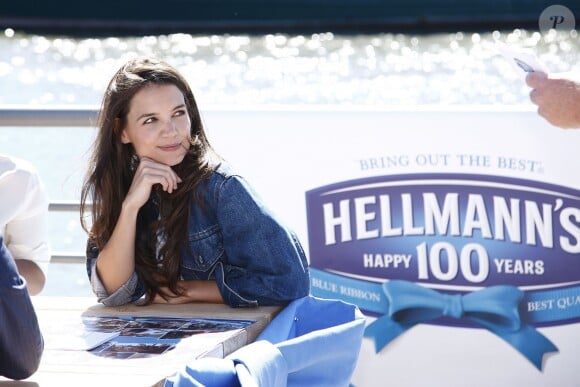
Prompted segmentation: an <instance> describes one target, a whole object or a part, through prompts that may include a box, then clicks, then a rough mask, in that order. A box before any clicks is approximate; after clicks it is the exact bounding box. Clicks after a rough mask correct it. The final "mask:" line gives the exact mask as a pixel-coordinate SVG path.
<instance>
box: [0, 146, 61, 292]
mask: <svg viewBox="0 0 580 387" xmlns="http://www.w3.org/2000/svg"><path fill="white" fill-rule="evenodd" d="M0 235H2V236H3V237H4V243H5V244H6V247H7V248H8V250H9V251H10V253H11V255H12V256H13V258H14V260H15V262H16V265H17V268H18V272H19V273H20V275H21V276H22V277H24V279H25V280H26V284H27V286H28V291H29V292H30V294H31V295H36V294H38V293H40V292H41V291H42V289H43V288H44V284H45V282H46V274H47V271H48V264H49V262H50V249H49V242H48V196H47V194H46V191H45V189H44V186H43V184H42V182H41V180H40V178H39V176H38V173H37V171H36V168H35V167H34V166H33V165H32V163H30V162H28V161H26V160H22V159H19V158H15V157H11V156H7V155H2V154H0Z"/></svg>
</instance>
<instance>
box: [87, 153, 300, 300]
mask: <svg viewBox="0 0 580 387" xmlns="http://www.w3.org/2000/svg"><path fill="white" fill-rule="evenodd" d="M200 190H204V192H203V194H202V195H201V197H205V206H204V207H203V208H202V207H200V206H199V205H198V204H197V203H195V202H194V201H192V205H191V206H192V207H191V211H190V213H191V216H190V219H189V227H188V235H189V236H188V240H187V243H188V244H189V247H190V248H189V249H187V248H185V246H184V249H183V251H182V256H181V278H182V279H183V280H195V279H197V280H215V281H216V283H217V285H218V287H219V290H220V293H221V296H222V298H223V299H224V302H225V303H226V304H228V305H230V306H233V307H247V306H263V305H283V304H286V303H288V302H290V301H292V300H294V299H297V298H300V297H304V296H306V295H308V293H309V286H310V280H309V272H308V262H307V260H306V255H305V254H304V250H303V249H302V246H301V245H300V242H299V241H298V239H297V238H296V236H295V234H294V233H293V232H292V231H290V230H288V229H287V228H286V227H284V226H283V225H282V224H281V222H280V221H279V220H278V219H276V218H275V217H274V215H273V214H272V213H271V212H270V211H269V210H268V209H267V208H266V207H265V206H264V204H263V203H262V202H261V201H260V199H259V197H258V196H257V194H256V193H255V192H254V191H253V190H252V188H251V187H250V186H249V185H248V183H247V182H246V181H245V180H244V179H243V178H242V177H241V176H239V175H236V174H233V173H231V172H230V171H229V169H228V168H227V167H226V166H224V165H220V166H219V167H218V169H217V170H216V171H214V172H213V173H212V174H211V175H210V177H209V179H208V181H207V184H201V185H200ZM98 255H99V251H98V249H97V248H96V247H95V246H94V245H92V244H91V243H90V242H89V243H88V244H87V272H88V275H89V278H90V281H91V286H92V288H93V291H94V292H95V294H96V295H97V297H98V300H99V302H102V303H103V304H105V305H108V306H116V305H123V304H126V303H129V302H135V301H137V300H139V299H140V298H141V297H142V296H143V295H144V294H145V292H146V288H145V286H144V284H143V282H141V280H140V279H139V278H138V276H137V274H136V273H133V275H132V276H131V277H130V278H129V279H128V280H127V282H126V283H125V284H124V285H123V286H121V287H120V288H119V289H118V290H116V291H115V292H114V293H112V294H108V293H107V291H106V290H105V288H104V286H103V285H102V283H101V281H100V279H99V277H98V275H97V273H96V261H97V257H98Z"/></svg>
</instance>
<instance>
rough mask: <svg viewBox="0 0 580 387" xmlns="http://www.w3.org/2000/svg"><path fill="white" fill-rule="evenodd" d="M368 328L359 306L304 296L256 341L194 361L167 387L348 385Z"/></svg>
mask: <svg viewBox="0 0 580 387" xmlns="http://www.w3.org/2000/svg"><path fill="white" fill-rule="evenodd" d="M364 327H365V319H364V316H363V315H362V313H361V312H360V311H359V310H358V308H357V307H356V306H355V305H352V304H348V303H345V302H343V301H340V300H329V299H322V298H316V297H312V296H307V297H303V298H299V299H297V300H294V301H292V302H291V303H290V304H288V306H286V307H285V308H284V309H283V310H282V311H281V312H280V313H279V314H278V315H277V316H276V317H275V318H274V319H273V320H272V322H271V323H270V324H268V326H267V327H266V328H265V329H264V331H263V332H262V333H261V334H260V335H259V336H258V337H257V339H256V341H255V342H254V343H251V344H248V345H246V346H245V347H242V348H240V349H239V350H237V351H235V352H233V353H232V354H230V355H229V356H227V357H226V358H225V359H199V360H195V361H193V362H191V364H188V366H187V367H186V368H185V369H183V370H181V371H179V372H178V373H176V374H175V375H173V376H172V377H170V378H168V379H167V381H166V383H165V386H167V387H184V386H207V387H213V386H216V387H217V386H219V387H230V386H231V387H234V386H235V387H238V386H240V387H266V386H267V387H285V386H288V387H298V386H301V387H302V386H329V387H338V386H348V385H349V383H350V378H351V376H352V373H353V372H354V368H355V366H356V362H357V360H358V356H359V351H360V346H361V343H362V338H363V333H364ZM220 374H221V375H220ZM195 383H198V384H195Z"/></svg>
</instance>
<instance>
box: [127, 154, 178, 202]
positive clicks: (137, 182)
mask: <svg viewBox="0 0 580 387" xmlns="http://www.w3.org/2000/svg"><path fill="white" fill-rule="evenodd" d="M181 181H182V180H181V178H180V177H179V176H177V174H176V173H175V172H174V171H173V169H171V167H170V166H168V165H165V164H161V163H158V162H157V161H155V160H152V159H150V158H147V157H142V158H141V159H140V161H139V166H138V167H137V170H136V171H135V176H134V177H133V182H132V183H131V187H129V192H127V196H126V197H125V201H124V204H129V205H132V206H134V207H135V208H141V207H142V206H143V205H144V204H145V203H146V202H147V200H148V199H149V196H151V189H152V188H153V186H154V185H156V184H159V185H160V186H161V188H162V189H163V190H164V191H166V192H168V193H172V192H173V191H174V190H176V189H177V185H178V184H179V183H181Z"/></svg>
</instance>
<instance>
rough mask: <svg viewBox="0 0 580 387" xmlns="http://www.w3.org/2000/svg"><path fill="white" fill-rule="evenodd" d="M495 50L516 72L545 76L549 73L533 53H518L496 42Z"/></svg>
mask: <svg viewBox="0 0 580 387" xmlns="http://www.w3.org/2000/svg"><path fill="white" fill-rule="evenodd" d="M496 48H497V50H498V52H499V53H500V54H501V55H503V57H504V58H506V60H508V61H509V62H510V63H511V64H512V66H513V67H514V68H515V69H516V70H517V71H524V72H526V73H530V72H534V71H538V72H542V73H546V74H547V73H548V72H549V71H548V68H547V67H546V66H544V64H543V63H541V62H540V61H539V60H538V58H537V57H536V56H535V55H534V54H533V53H529V52H523V51H519V50H517V49H515V48H513V47H510V46H508V45H506V44H504V43H502V42H500V41H496Z"/></svg>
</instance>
